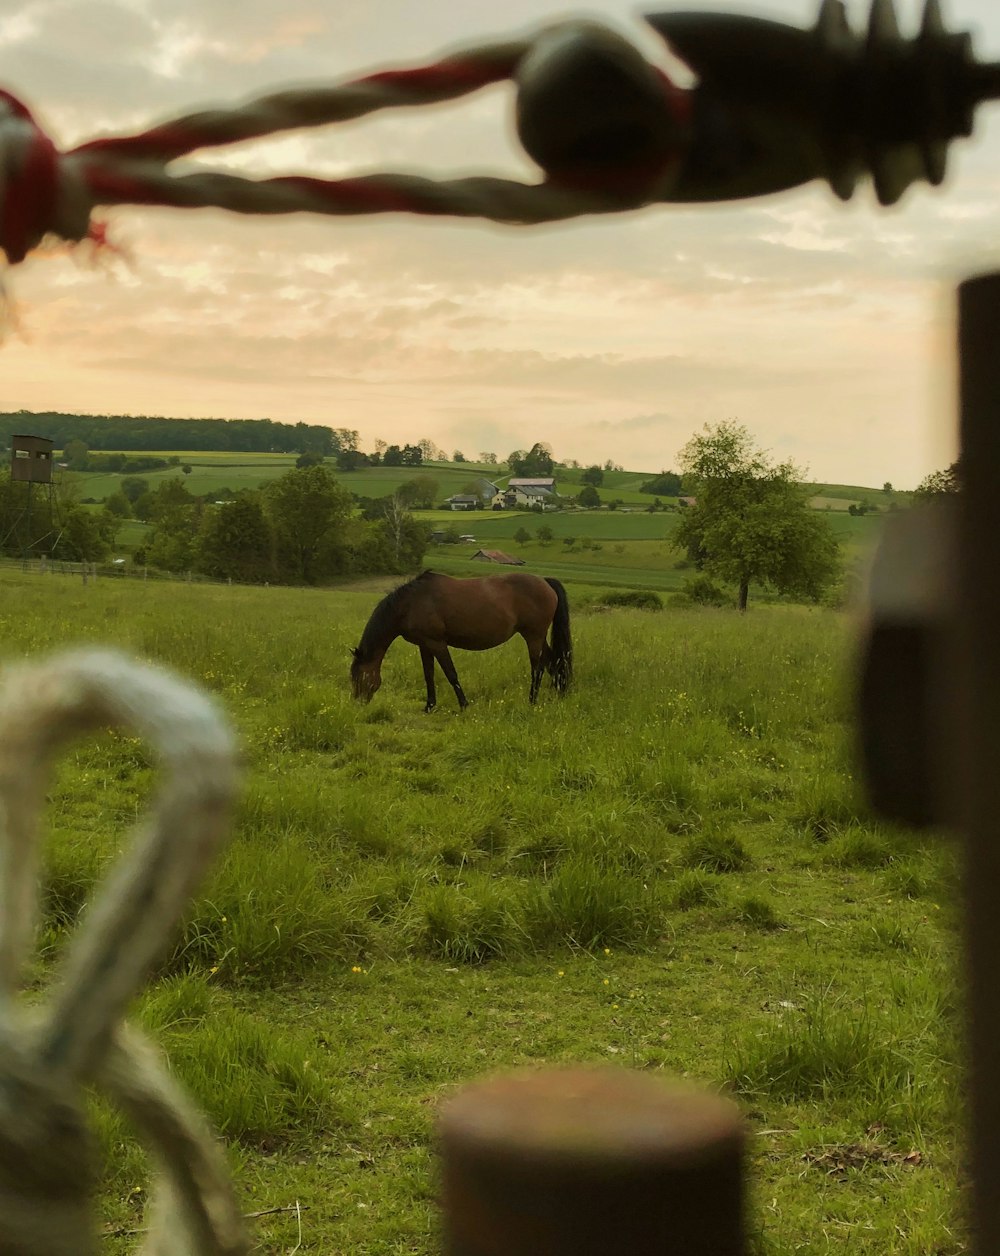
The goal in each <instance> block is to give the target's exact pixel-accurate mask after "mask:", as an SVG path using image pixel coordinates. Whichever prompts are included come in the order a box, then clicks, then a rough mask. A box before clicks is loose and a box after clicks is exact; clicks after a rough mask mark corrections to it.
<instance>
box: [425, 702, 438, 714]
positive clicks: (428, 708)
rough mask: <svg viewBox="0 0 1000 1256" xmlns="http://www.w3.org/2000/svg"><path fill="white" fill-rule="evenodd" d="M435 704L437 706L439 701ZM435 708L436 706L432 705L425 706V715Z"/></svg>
mask: <svg viewBox="0 0 1000 1256" xmlns="http://www.w3.org/2000/svg"><path fill="white" fill-rule="evenodd" d="M434 706H437V703H436V702H435V704H434ZM433 710H434V707H432V706H425V707H424V715H430V713H431V712H432V711H433Z"/></svg>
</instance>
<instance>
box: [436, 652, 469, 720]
mask: <svg viewBox="0 0 1000 1256" xmlns="http://www.w3.org/2000/svg"><path fill="white" fill-rule="evenodd" d="M435 656H436V657H437V661H438V662H439V663H440V664H441V670H442V671H443V672H444V674H445V676H447V678H448V682H449V684H450V685H451V687H452V689H454V690H455V697H456V698H457V699H458V705H459V708H460V709H461V710H463V711H464V710H465V708H466V707H467V706H468V705H469V699H468V698H467V697H466V696H465V694H464V693H463V692H462V686H461V685H460V684H459V683H458V672H456V671H455V664H454V663H453V662H452V661H451V655H450V654H449V653H448V647H447V646H446V645H441V646H439V647H438V648H437V650H436V651H435Z"/></svg>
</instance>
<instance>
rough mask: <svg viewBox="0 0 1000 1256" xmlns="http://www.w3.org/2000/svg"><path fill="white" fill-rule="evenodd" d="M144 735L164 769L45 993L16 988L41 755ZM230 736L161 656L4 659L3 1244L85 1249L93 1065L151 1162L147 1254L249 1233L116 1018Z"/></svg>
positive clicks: (181, 1113)
mask: <svg viewBox="0 0 1000 1256" xmlns="http://www.w3.org/2000/svg"><path fill="white" fill-rule="evenodd" d="M109 726H110V727H113V728H119V729H127V730H128V731H129V732H131V733H134V734H138V735H139V736H141V737H143V738H144V739H145V740H146V741H147V742H148V743H149V744H150V745H151V747H152V748H153V750H154V751H155V752H156V753H157V755H158V757H159V759H160V761H161V764H162V767H163V773H164V780H163V783H162V785H161V787H160V789H159V792H158V794H157V796H156V798H155V800H154V803H153V806H152V808H151V810H150V812H149V815H148V816H147V818H146V820H145V822H144V823H143V824H142V825H141V826H140V828H139V830H138V832H137V835H136V839H135V841H134V843H133V846H132V848H131V849H130V850H129V851H128V852H127V853H126V855H125V856H124V857H123V858H122V859H121V860H120V862H119V864H118V866H117V867H116V868H115V869H113V871H112V873H111V875H110V876H109V877H108V878H107V880H106V882H105V883H104V885H103V886H102V887H101V888H100V890H99V892H98V895H97V898H96V901H95V902H94V904H93V905H92V906H91V908H90V909H89V910H88V911H87V913H86V914H85V916H84V919H83V921H82V923H81V925H80V927H79V930H78V931H77V934H76V936H75V937H74V939H73V940H72V943H71V945H70V948H69V952H68V955H67V958H66V961H65V964H64V970H63V976H62V980H61V982H60V984H59V986H58V988H57V991H56V993H55V995H54V996H53V998H52V1000H51V1003H50V1004H49V1006H48V1007H47V1008H45V1009H43V1010H42V1012H41V1014H40V1015H36V1016H33V1017H30V1018H29V1017H28V1016H27V1015H26V1014H25V1013H24V1012H23V1011H22V1009H21V1008H20V1007H19V1006H18V1004H17V1003H16V1001H15V994H16V990H17V983H18V979H19V975H20V969H21V965H22V963H23V960H24V958H25V955H26V952H27V950H28V947H29V943H30V941H31V937H32V934H33V931H34V928H35V924H36V919H37V912H38V887H37V863H38V856H37V847H38V838H39V813H40V810H41V807H42V804H43V802H44V797H45V787H46V782H47V780H48V774H49V770H50V768H51V764H52V760H53V758H54V757H55V755H56V754H57V753H58V751H59V750H60V749H62V748H63V747H64V746H65V745H66V743H67V742H68V741H70V740H71V739H72V738H73V737H76V736H79V735H80V734H82V733H86V732H91V731H94V730H97V729H102V728H106V727H109ZM235 759H236V756H235V748H234V744H233V739H232V736H231V734H230V732H229V730H228V728H227V727H226V725H225V723H224V721H223V719H222V717H221V715H220V714H219V713H218V711H217V710H216V708H215V706H214V704H213V703H212V702H211V701H210V700H209V699H208V698H207V697H206V696H205V695H204V694H202V693H201V692H200V691H198V690H197V689H194V688H193V687H192V686H190V685H188V684H186V683H185V682H183V681H181V680H179V679H177V678H176V677H174V676H172V675H170V674H169V673H167V672H165V671H162V670H160V669H158V668H154V667H151V666H148V665H143V664H138V663H135V662H132V661H131V660H129V659H127V658H125V657H123V656H121V655H118V654H115V653H111V652H105V651H86V652H79V653H72V654H66V655H63V656H61V657H57V658H55V659H52V660H50V661H48V662H47V663H44V664H36V665H32V666H22V667H18V668H16V669H12V670H11V672H10V673H9V674H8V675H7V677H6V680H5V683H4V685H3V687H2V690H0V1253H3V1256H64V1254H65V1256H71V1254H72V1256H86V1254H88V1253H91V1252H94V1251H95V1250H96V1248H95V1241H94V1236H93V1227H92V1224H91V1221H90V1217H89V1198H88V1196H89V1187H90V1175H89V1172H88V1169H89V1165H90V1161H91V1155H90V1152H89V1149H88V1147H87V1140H86V1135H85V1130H84V1125H83V1120H82V1116H81V1111H80V1100H79V1087H80V1086H81V1085H82V1084H86V1083H91V1082H96V1083H97V1085H98V1086H99V1087H103V1088H104V1089H105V1090H107V1092H108V1093H109V1094H110V1095H111V1097H112V1098H114V1099H116V1100H117V1101H118V1102H119V1103H120V1104H121V1106H122V1107H123V1108H124V1109H125V1110H126V1111H127V1113H128V1114H129V1115H130V1116H131V1117H132V1119H133V1121H134V1122H135V1123H136V1125H137V1126H138V1127H139V1130H140V1132H141V1133H142V1134H143V1135H144V1136H145V1137H146V1139H147V1140H148V1142H149V1144H150V1147H151V1150H152V1152H153V1155H154V1156H155V1157H156V1159H157V1161H158V1162H159V1164H160V1167H161V1177H160V1180H159V1182H158V1184H157V1185H156V1186H155V1187H154V1191H153V1197H154V1200H155V1201H156V1203H155V1211H156V1214H157V1220H156V1221H155V1223H154V1226H153V1232H152V1234H151V1235H150V1238H149V1240H148V1242H147V1245H146V1247H145V1248H144V1249H143V1252H144V1256H238V1254H239V1253H243V1252H246V1251H248V1250H249V1245H248V1241H247V1239H246V1237H245V1233H244V1229H243V1225H242V1220H241V1218H240V1213H239V1209H238V1208H237V1206H236V1201H235V1197H234V1195H233V1192H232V1188H231V1186H230V1184H229V1182H228V1179H227V1177H226V1173H225V1165H224V1161H223V1159H222V1156H221V1153H220V1152H219V1150H218V1149H217V1148H216V1147H215V1146H214V1144H213V1142H212V1139H211V1137H210V1135H209V1134H208V1132H207V1129H206V1128H205V1126H204V1123H203V1121H202V1119H201V1118H200V1117H199V1116H198V1115H197V1114H196V1113H195V1112H194V1110H193V1109H192V1108H191V1107H190V1105H189V1104H188V1102H187V1101H186V1100H185V1099H184V1098H183V1096H182V1095H181V1094H180V1093H179V1091H178V1089H177V1087H176V1085H175V1084H174V1083H173V1082H172V1081H171V1079H170V1078H169V1075H168V1074H167V1072H166V1071H165V1069H164V1067H163V1065H162V1064H161V1063H160V1062H159V1060H158V1058H157V1056H156V1054H155V1051H154V1050H153V1049H152V1047H151V1046H150V1045H149V1044H148V1043H146V1042H145V1040H144V1039H143V1038H142V1037H141V1036H140V1035H138V1034H136V1033H135V1032H132V1031H130V1032H127V1033H126V1032H125V1031H124V1029H123V1028H122V1026H121V1018H122V1016H123V1013H124V1011H125V1008H126V1006H127V1004H128V1003H129V1001H130V1000H131V999H132V997H133V996H134V995H135V994H136V992H137V990H138V988H139V986H140V984H141V982H142V981H143V979H144V978H145V977H146V976H147V975H148V972H149V970H150V967H151V966H152V964H153V963H155V961H156V960H157V959H158V958H159V957H160V956H161V955H162V954H163V951H164V949H165V947H166V945H167V944H168V941H169V936H170V933H171V930H172V929H173V927H174V925H175V924H176V922H177V918H178V916H179V914H180V913H181V911H182V910H183V908H184V907H185V905H186V904H187V902H188V901H189V899H190V896H191V894H192V893H193V891H194V890H195V888H196V887H197V885H198V883H199V881H200V880H201V877H202V876H203V874H204V872H205V870H206V868H207V867H208V864H209V862H210V861H211V859H212V857H213V855H214V854H215V853H216V851H217V850H218V848H219V846H220V844H221V842H222V840H223V838H224V836H225V833H226V830H227V827H228V817H229V809H230V806H231V803H232V800H233V797H234V793H235V789H236V784H237V771H236V763H235Z"/></svg>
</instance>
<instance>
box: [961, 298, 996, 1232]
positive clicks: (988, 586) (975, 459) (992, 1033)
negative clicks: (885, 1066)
mask: <svg viewBox="0 0 1000 1256" xmlns="http://www.w3.org/2000/svg"><path fill="white" fill-rule="evenodd" d="M958 313H959V325H958V334H959V393H960V405H961V450H962V455H961V457H962V482H963V489H964V491H963V492H962V494H961V498H962V501H961V509H960V523H959V549H958V571H959V581H960V588H959V597H958V606H957V611H958V616H957V620H958V622H957V625H956V632H957V650H956V656H957V657H956V668H957V678H958V685H957V697H958V700H959V703H960V707H959V710H958V718H957V720H956V721H955V749H956V754H955V757H954V761H953V764H954V773H955V779H956V785H957V787H958V788H957V791H956V798H955V812H956V818H957V820H958V822H959V824H960V826H961V829H962V831H963V835H964V838H965V901H966V912H965V929H966V963H967V969H968V997H969V1001H970V1007H969V1020H970V1032H969V1049H970V1057H971V1058H970V1062H969V1063H970V1067H971V1094H970V1102H969V1107H970V1109H971V1112H970V1138H971V1157H972V1172H973V1186H972V1217H971V1222H972V1232H973V1251H974V1252H975V1253H976V1254H977V1256H994V1254H995V1253H996V1252H1000V1190H998V1186H1000V1054H998V1053H1000V979H998V977H997V969H996V966H997V963H998V959H1000V908H998V895H1000V644H998V636H997V633H998V628H1000V560H998V556H997V546H998V541H1000V492H998V483H1000V273H993V274H987V275H980V276H978V277H976V278H973V279H969V280H967V281H966V282H965V283H963V284H962V285H961V286H960V288H959V295H958Z"/></svg>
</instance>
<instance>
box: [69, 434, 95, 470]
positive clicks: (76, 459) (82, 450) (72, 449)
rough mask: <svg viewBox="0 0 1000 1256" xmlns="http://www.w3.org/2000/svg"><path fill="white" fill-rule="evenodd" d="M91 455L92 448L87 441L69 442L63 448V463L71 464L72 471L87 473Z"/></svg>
mask: <svg viewBox="0 0 1000 1256" xmlns="http://www.w3.org/2000/svg"><path fill="white" fill-rule="evenodd" d="M89 453H90V447H89V446H88V445H87V442H86V441H82V440H68V441H67V442H66V444H65V446H64V448H63V461H64V462H67V463H68V464H69V469H70V470H71V471H86V469H87V455H88V454H89Z"/></svg>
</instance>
